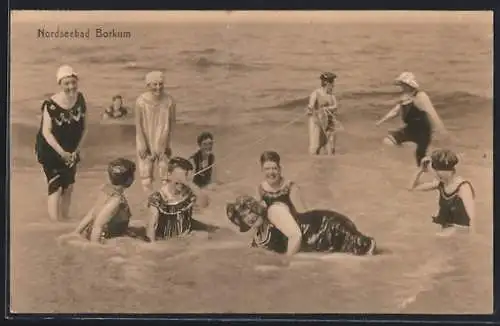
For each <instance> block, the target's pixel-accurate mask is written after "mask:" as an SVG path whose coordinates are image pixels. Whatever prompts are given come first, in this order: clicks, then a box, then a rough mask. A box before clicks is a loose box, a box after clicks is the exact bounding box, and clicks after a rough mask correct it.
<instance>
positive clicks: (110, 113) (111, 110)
mask: <svg viewBox="0 0 500 326" xmlns="http://www.w3.org/2000/svg"><path fill="white" fill-rule="evenodd" d="M118 112H119V115H117V116H115V115H114V108H113V106H110V107H109V108H107V109H106V111H104V114H105V115H106V116H107V117H108V118H111V119H113V118H114V119H117V118H122V117H124V116H126V115H127V113H128V112H127V109H126V108H124V107H123V106H120V108H119V109H118Z"/></svg>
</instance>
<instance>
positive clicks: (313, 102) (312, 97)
mask: <svg viewBox="0 0 500 326" xmlns="http://www.w3.org/2000/svg"><path fill="white" fill-rule="evenodd" d="M317 99H318V97H317V95H316V91H314V92H312V93H311V95H309V103H308V104H307V108H306V112H307V114H309V115H312V114H313V112H314V109H315V107H316V102H317Z"/></svg>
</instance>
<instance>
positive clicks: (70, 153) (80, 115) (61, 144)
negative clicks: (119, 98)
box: [35, 65, 87, 220]
mask: <svg viewBox="0 0 500 326" xmlns="http://www.w3.org/2000/svg"><path fill="white" fill-rule="evenodd" d="M56 78H57V83H58V84H59V86H60V88H61V91H59V92H58V93H56V94H54V95H52V96H51V97H50V98H49V99H46V100H44V101H43V104H42V107H41V111H42V116H43V117H42V121H41V124H40V130H39V131H38V134H37V136H36V144H35V152H36V155H37V159H38V162H39V163H40V164H41V165H42V167H43V171H44V173H45V176H46V177H47V182H48V196H49V197H48V211H49V216H50V218H51V219H52V220H61V219H67V218H68V214H69V209H70V205H71V194H72V191H73V184H74V183H75V176H76V170H77V164H78V162H79V161H80V155H79V152H80V149H81V148H82V144H83V140H84V138H85V134H86V132H87V125H86V112H87V106H86V103H85V98H84V96H83V94H82V93H80V92H79V91H78V75H77V73H76V72H75V71H74V70H73V68H71V67H70V66H67V65H63V66H61V67H59V69H58V70H57V75H56Z"/></svg>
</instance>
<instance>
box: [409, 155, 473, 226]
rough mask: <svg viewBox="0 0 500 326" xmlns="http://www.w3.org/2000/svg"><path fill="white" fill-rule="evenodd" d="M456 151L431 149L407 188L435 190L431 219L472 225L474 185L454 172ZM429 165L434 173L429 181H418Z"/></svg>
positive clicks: (452, 224) (450, 223)
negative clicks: (435, 207)
mask: <svg viewBox="0 0 500 326" xmlns="http://www.w3.org/2000/svg"><path fill="white" fill-rule="evenodd" d="M457 163H458V158H457V155H456V154H455V153H454V152H452V151H450V150H446V149H439V150H435V151H434V152H432V154H431V156H430V157H425V158H424V159H423V160H422V167H421V169H420V170H419V171H418V172H417V174H416V175H415V177H414V178H413V179H412V182H411V185H410V190H420V191H429V190H438V191H439V211H438V214H437V216H435V217H432V221H433V223H436V224H438V225H440V226H441V229H447V228H466V229H468V230H470V231H472V232H474V229H475V223H474V222H475V207H474V196H475V194H474V188H473V187H472V184H471V182H470V181H468V180H465V179H463V178H462V177H460V176H458V175H457V174H456V170H455V166H456V165H457ZM429 165H430V167H431V169H432V171H433V172H434V174H435V176H436V180H434V181H431V182H425V183H423V182H421V181H420V178H421V176H422V175H423V174H424V173H425V172H427V171H428V170H429Z"/></svg>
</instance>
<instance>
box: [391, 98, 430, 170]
mask: <svg viewBox="0 0 500 326" xmlns="http://www.w3.org/2000/svg"><path fill="white" fill-rule="evenodd" d="M415 95H416V94H415ZM401 117H402V119H403V122H404V123H405V126H404V127H403V128H401V129H399V130H396V131H393V132H391V133H390V134H391V135H392V137H393V138H394V141H395V142H396V144H397V145H400V144H402V143H405V142H413V143H415V144H416V145H417V149H416V150H415V159H416V161H417V166H420V162H421V161H422V159H423V158H424V157H425V155H426V154H427V149H428V148H429V145H430V143H431V136H432V125H431V122H430V120H429V117H428V116H427V113H426V112H425V111H423V110H421V109H419V108H418V107H417V106H416V105H415V104H414V103H413V100H412V101H411V102H409V103H405V104H401Z"/></svg>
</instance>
